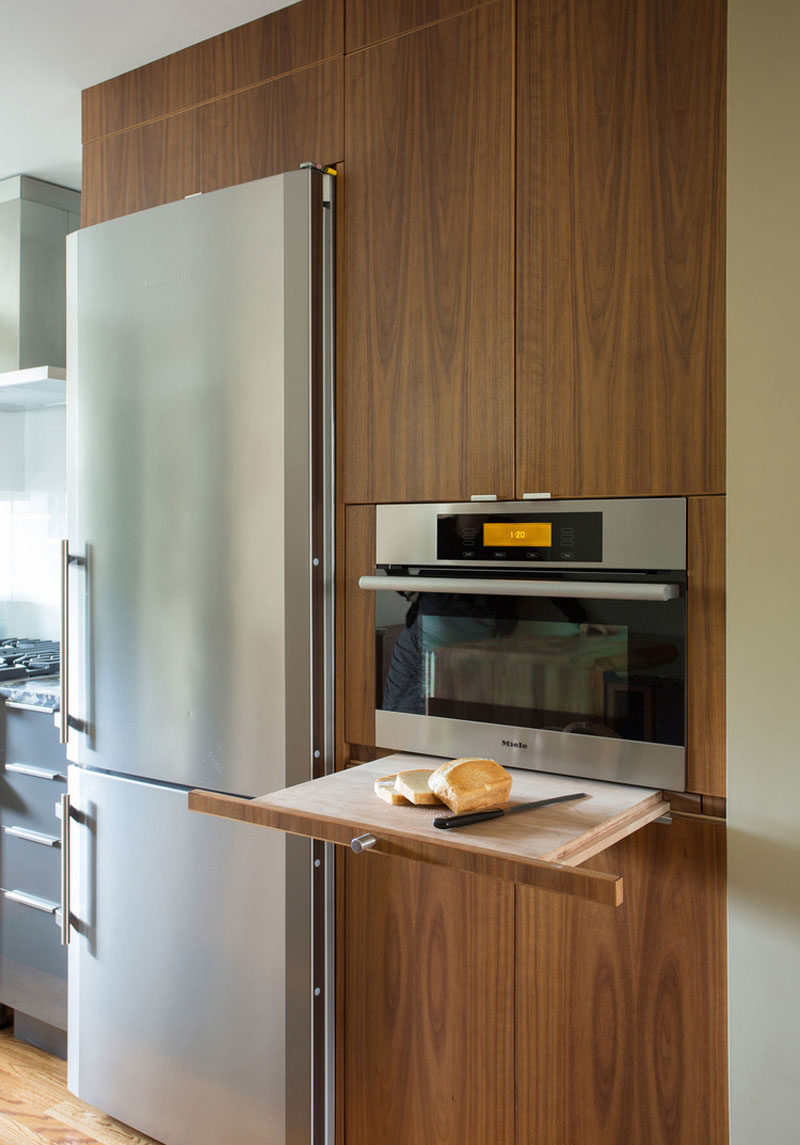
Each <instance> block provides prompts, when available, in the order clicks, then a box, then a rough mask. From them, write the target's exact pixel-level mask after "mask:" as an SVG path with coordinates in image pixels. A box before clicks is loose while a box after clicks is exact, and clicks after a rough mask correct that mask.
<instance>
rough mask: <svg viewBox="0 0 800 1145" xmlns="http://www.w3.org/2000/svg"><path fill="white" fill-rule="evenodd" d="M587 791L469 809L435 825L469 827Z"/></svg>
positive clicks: (564, 801) (575, 796)
mask: <svg viewBox="0 0 800 1145" xmlns="http://www.w3.org/2000/svg"><path fill="white" fill-rule="evenodd" d="M585 795H586V792H585V791H576V792H575V793H574V794H573V795H554V796H553V797H552V799H534V801H533V802H532V803H518V804H517V805H516V806H515V807H509V808H508V809H507V810H506V811H504V810H503V809H502V807H490V808H489V809H488V810H487V811H467V812H465V813H464V814H463V815H447V816H445V817H441V816H440V817H439V818H438V819H434V821H433V825H434V827H440V828H441V829H442V830H443V831H449V830H450V829H451V828H453V827H468V826H469V825H470V823H483V822H484V821H485V820H486V819H499V818H500V816H501V815H515V814H516V812H517V811H532V810H533V809H534V807H549V806H550V804H551V803H566V802H567V801H568V800H570V799H583V798H584V797H585Z"/></svg>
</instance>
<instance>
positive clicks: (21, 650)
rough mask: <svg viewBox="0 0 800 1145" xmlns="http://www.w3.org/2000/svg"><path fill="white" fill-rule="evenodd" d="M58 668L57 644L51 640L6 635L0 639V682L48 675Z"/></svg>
mask: <svg viewBox="0 0 800 1145" xmlns="http://www.w3.org/2000/svg"><path fill="white" fill-rule="evenodd" d="M58 669H59V645H58V643H57V642H56V641H52V640H35V639H32V638H23V637H7V638H6V639H4V640H0V682H3V681H5V680H24V679H26V678H28V677H33V676H50V675H53V674H54V673H56V672H58Z"/></svg>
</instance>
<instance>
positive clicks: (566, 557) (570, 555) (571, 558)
mask: <svg viewBox="0 0 800 1145" xmlns="http://www.w3.org/2000/svg"><path fill="white" fill-rule="evenodd" d="M561 559H562V561H574V560H575V554H574V553H562V554H561Z"/></svg>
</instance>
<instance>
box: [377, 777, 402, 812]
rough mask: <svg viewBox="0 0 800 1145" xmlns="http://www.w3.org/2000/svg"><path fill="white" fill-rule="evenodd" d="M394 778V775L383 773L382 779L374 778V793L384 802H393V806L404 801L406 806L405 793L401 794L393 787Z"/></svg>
mask: <svg viewBox="0 0 800 1145" xmlns="http://www.w3.org/2000/svg"><path fill="white" fill-rule="evenodd" d="M396 779H397V776H396V775H384V777H383V779H376V780H375V794H376V795H377V796H378V798H379V799H383V800H384V801H385V802H386V803H393V804H394V805H395V806H397V805H399V804H402V803H405V804H406V806H408V800H407V799H406V797H405V795H401V794H400V792H399V791H398V790H397V788H396V787H395V780H396Z"/></svg>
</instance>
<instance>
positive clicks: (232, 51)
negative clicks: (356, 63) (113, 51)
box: [83, 0, 344, 143]
mask: <svg viewBox="0 0 800 1145" xmlns="http://www.w3.org/2000/svg"><path fill="white" fill-rule="evenodd" d="M343 8H344V4H343V0H302V2H301V3H297V4H291V5H290V6H289V7H287V8H283V9H281V10H279V11H278V12H273V13H271V14H270V15H268V16H263V17H261V18H260V19H258V20H252V21H251V22H250V23H248V24H243V25H242V26H241V27H239V28H234V29H233V30H232V31H229V32H224V33H223V34H222V35H219V36H214V37H212V38H211V39H208V40H203V41H202V42H201V43H199V44H194V45H192V46H191V47H188V48H184V49H183V50H182V51H179V52H173V53H172V54H171V55H169V56H165V57H164V58H163V59H160V60H155V61H153V63H150V64H146V65H145V66H144V67H141V68H135V69H134V70H133V71H130V72H126V73H125V74H124V75H121V76H116V77H115V78H114V79H110V80H107V81H105V82H104V83H100V84H96V85H95V86H94V87H90V88H87V89H86V90H85V91H84V92H83V141H84V143H88V142H90V141H92V140H94V139H98V138H100V137H101V136H104V135H109V134H112V133H114V132H117V131H122V130H124V129H125V128H129V127H135V126H137V125H138V124H141V123H144V122H145V121H146V120H150V119H154V118H156V117H159V116H164V115H172V114H174V113H175V112H177V111H182V110H186V109H188V108H190V107H192V106H193V105H194V104H196V103H199V102H200V101H201V100H206V99H212V98H214V97H215V96H220V95H226V94H228V93H231V92H233V91H234V90H236V89H237V88H240V87H244V86H246V85H248V84H254V83H260V82H261V81H262V80H267V79H271V78H272V77H274V76H277V75H281V74H283V73H285V72H289V71H293V70H295V69H296V68H302V67H307V66H308V65H309V64H313V63H317V62H318V61H320V60H323V59H326V58H327V57H329V56H335V55H340V54H341V52H342V51H343V43H344V13H343Z"/></svg>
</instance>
